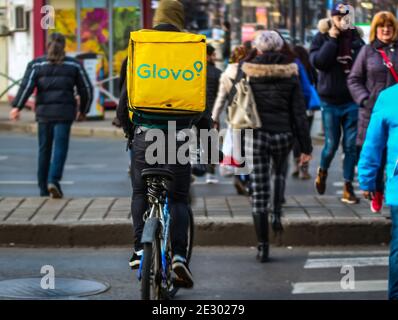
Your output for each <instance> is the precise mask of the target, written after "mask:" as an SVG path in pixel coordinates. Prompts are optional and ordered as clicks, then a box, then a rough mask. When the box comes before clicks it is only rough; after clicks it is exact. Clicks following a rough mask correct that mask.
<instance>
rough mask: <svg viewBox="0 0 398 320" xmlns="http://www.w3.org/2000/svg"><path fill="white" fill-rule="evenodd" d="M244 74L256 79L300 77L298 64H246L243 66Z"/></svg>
mask: <svg viewBox="0 0 398 320" xmlns="http://www.w3.org/2000/svg"><path fill="white" fill-rule="evenodd" d="M242 70H243V72H244V73H245V74H246V75H247V76H249V77H254V78H259V77H267V78H291V77H293V76H298V75H299V70H298V66H297V64H296V63H289V64H258V63H249V62H246V63H244V64H243V66H242Z"/></svg>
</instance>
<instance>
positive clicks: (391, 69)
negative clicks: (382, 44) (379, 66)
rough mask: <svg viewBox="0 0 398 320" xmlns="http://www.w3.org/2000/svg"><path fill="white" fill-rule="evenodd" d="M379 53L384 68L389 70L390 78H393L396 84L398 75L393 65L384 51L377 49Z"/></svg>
mask: <svg viewBox="0 0 398 320" xmlns="http://www.w3.org/2000/svg"><path fill="white" fill-rule="evenodd" d="M377 51H379V52H380V54H381V56H382V58H383V60H384V64H385V66H386V67H387V68H388V69H389V70H390V72H391V74H392V76H393V77H394V79H395V81H396V82H397V83H398V74H397V72H396V71H395V69H394V65H393V63H392V62H391V61H390V59H389V58H388V56H387V53H385V51H384V50H383V49H379V50H377Z"/></svg>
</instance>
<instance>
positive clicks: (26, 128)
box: [0, 122, 124, 139]
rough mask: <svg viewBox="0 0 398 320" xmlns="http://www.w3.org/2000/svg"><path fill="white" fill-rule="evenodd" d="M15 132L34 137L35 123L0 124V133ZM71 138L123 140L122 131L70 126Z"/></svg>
mask: <svg viewBox="0 0 398 320" xmlns="http://www.w3.org/2000/svg"><path fill="white" fill-rule="evenodd" d="M1 131H3V132H4V131H5V132H15V133H25V134H31V135H35V134H37V124H36V123H10V122H0V132H1ZM71 136H73V137H81V138H93V137H95V138H117V139H120V138H124V133H123V130H122V129H117V128H100V127H97V128H90V127H80V126H75V125H73V126H72V129H71Z"/></svg>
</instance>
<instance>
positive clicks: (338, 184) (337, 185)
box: [333, 181, 359, 188]
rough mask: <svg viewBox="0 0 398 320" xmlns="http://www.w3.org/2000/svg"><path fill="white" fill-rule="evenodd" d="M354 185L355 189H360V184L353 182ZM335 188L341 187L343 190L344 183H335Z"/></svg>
mask: <svg viewBox="0 0 398 320" xmlns="http://www.w3.org/2000/svg"><path fill="white" fill-rule="evenodd" d="M352 185H353V186H354V187H359V183H358V182H353V183H352ZM333 187H341V188H342V187H344V182H343V181H336V182H333Z"/></svg>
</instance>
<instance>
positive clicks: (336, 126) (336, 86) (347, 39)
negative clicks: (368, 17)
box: [310, 3, 364, 204]
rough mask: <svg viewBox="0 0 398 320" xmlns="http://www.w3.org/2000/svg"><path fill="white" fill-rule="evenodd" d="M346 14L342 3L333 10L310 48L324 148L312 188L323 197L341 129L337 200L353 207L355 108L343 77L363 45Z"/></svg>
mask: <svg viewBox="0 0 398 320" xmlns="http://www.w3.org/2000/svg"><path fill="white" fill-rule="evenodd" d="M349 10H350V8H349V7H348V6H346V5H344V4H342V3H338V4H337V5H336V6H335V7H334V9H333V10H332V18H331V19H330V20H325V21H326V22H325V24H326V29H322V30H320V32H319V33H318V34H317V35H316V37H315V39H314V41H313V43H312V45H311V49H310V60H311V63H312V65H313V66H314V67H315V68H316V69H318V70H319V78H318V93H319V95H320V97H321V100H322V106H321V110H322V119H323V125H324V129H325V146H324V148H323V151H322V156H321V164H320V168H319V169H318V174H317V177H316V180H315V187H316V190H317V192H318V193H319V194H321V195H322V194H324V193H325V191H326V179H327V174H328V169H329V167H330V164H331V162H332V160H333V158H334V156H335V154H336V151H337V149H338V147H339V142H340V138H341V129H343V149H344V164H343V171H344V182H345V183H344V191H343V197H342V199H341V200H342V201H343V202H345V203H349V204H354V203H358V202H359V199H358V198H357V197H356V195H355V193H354V188H353V186H352V181H353V180H354V174H355V165H356V163H357V152H356V143H355V141H356V135H357V121H358V105H357V104H356V103H355V102H354V101H353V98H352V97H351V94H350V91H349V89H348V86H347V76H348V74H349V73H350V70H351V67H352V65H353V62H354V60H355V58H356V56H357V54H358V53H359V50H360V49H361V47H362V46H363V45H364V42H363V40H362V39H361V37H360V36H359V33H358V31H357V30H356V29H355V28H353V27H351V26H350V25H349V23H347V17H349V13H350V12H349ZM320 25H321V24H320Z"/></svg>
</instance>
